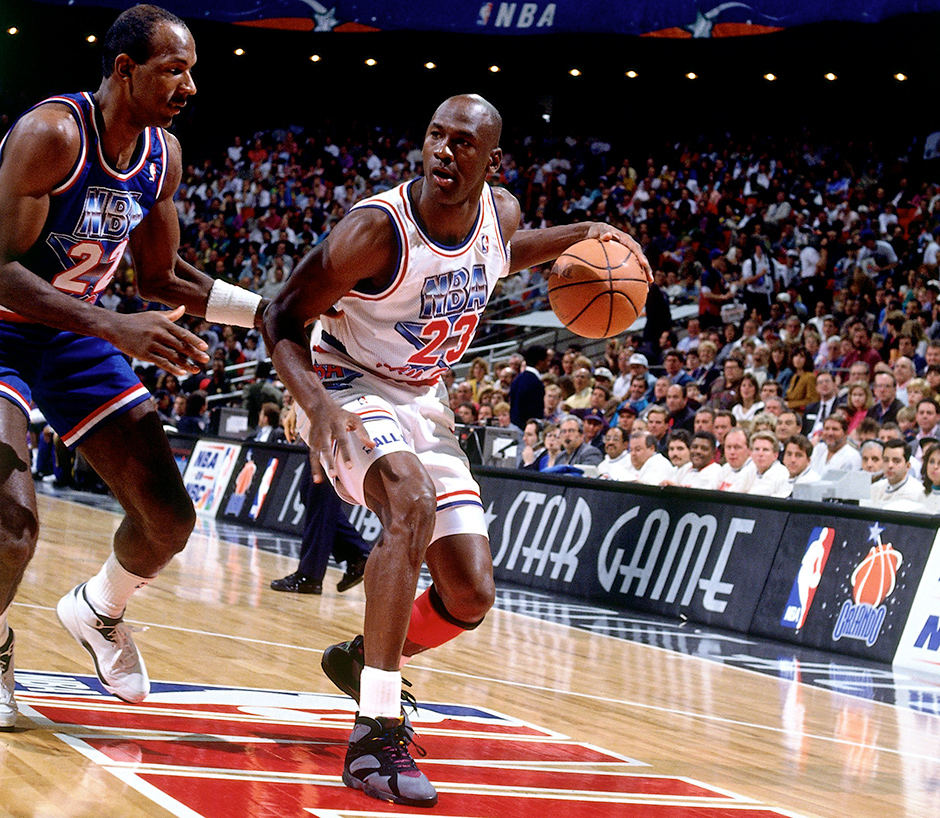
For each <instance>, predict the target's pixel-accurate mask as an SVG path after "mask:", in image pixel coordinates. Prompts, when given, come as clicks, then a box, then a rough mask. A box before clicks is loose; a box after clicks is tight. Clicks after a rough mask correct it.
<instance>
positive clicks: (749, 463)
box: [718, 428, 757, 494]
mask: <svg viewBox="0 0 940 818" xmlns="http://www.w3.org/2000/svg"><path fill="white" fill-rule="evenodd" d="M724 455H725V465H724V466H722V467H721V473H720V474H719V476H718V491H737V492H740V493H741V494H747V492H749V491H750V490H751V486H753V485H754V479H755V477H756V476H757V467H756V466H755V465H754V461H753V460H751V448H750V439H749V437H748V433H747V432H746V431H745V430H744V429H739V428H734V429H732V430H731V431H730V432H728V433H727V434H726V435H725V443H724Z"/></svg>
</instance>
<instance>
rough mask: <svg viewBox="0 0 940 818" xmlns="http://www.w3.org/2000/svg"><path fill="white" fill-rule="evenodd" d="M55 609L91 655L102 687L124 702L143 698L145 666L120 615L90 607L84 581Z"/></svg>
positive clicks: (146, 690)
mask: <svg viewBox="0 0 940 818" xmlns="http://www.w3.org/2000/svg"><path fill="white" fill-rule="evenodd" d="M55 612H56V614H57V615H58V617H59V621H60V622H61V623H62V624H63V625H64V626H65V629H66V630H67V631H68V632H69V633H70V634H72V636H73V637H75V641H76V642H78V644H80V645H81V646H82V647H83V648H85V650H87V651H88V652H89V653H90V654H91V658H92V659H93V660H94V663H95V672H96V673H97V674H98V678H99V679H100V680H101V684H103V685H104V688H105V690H107V691H108V692H109V693H113V694H114V695H115V696H117V697H118V698H119V699H123V700H124V701H126V702H141V701H143V700H144V699H146V698H147V694H148V693H150V679H149V677H148V676H147V668H146V667H145V666H144V660H143V657H141V655H140V653H139V652H138V651H137V646H136V645H135V644H134V639H133V638H132V636H131V628H130V627H129V626H128V625H126V624H125V622H124V619H123V617H118V618H117V619H112V618H111V617H109V616H104V615H103V614H100V613H98V612H97V611H96V610H95V609H94V608H92V607H91V605H90V604H89V602H88V598H87V597H86V596H85V583H84V582H83V583H82V584H81V585H79V586H77V587H75V588H73V589H72V590H71V591H69V592H68V593H67V594H66V595H65V596H64V597H62V599H60V600H59V604H58V605H56V609H55Z"/></svg>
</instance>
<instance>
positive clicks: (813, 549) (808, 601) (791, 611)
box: [780, 526, 836, 631]
mask: <svg viewBox="0 0 940 818" xmlns="http://www.w3.org/2000/svg"><path fill="white" fill-rule="evenodd" d="M835 536H836V531H835V529H834V528H826V527H823V526H817V527H816V528H814V529H813V530H812V532H811V533H810V535H809V541H808V542H807V543H806V551H805V552H804V553H803V560H802V561H801V562H800V570H799V571H798V572H797V575H796V579H794V580H793V587H792V588H791V589H790V598H789V599H788V600H787V607H786V610H785V611H784V612H783V617H782V618H781V620H780V624H781V625H782V626H783V627H785V628H793V629H794V630H797V631H798V630H799V629H800V628H802V627H803V625H804V624H805V623H806V615H807V614H808V613H809V609H810V607H811V606H812V604H813V597H815V596H816V589H817V588H818V587H819V581H820V580H821V579H822V574H823V569H824V568H825V567H826V560H828V559H829V552H830V551H831V550H832V542H833V540H834V539H835Z"/></svg>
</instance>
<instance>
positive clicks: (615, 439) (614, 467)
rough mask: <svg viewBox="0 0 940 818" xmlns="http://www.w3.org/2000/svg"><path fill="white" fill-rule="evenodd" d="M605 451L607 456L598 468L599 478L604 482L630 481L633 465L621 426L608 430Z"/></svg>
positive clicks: (605, 437) (605, 436)
mask: <svg viewBox="0 0 940 818" xmlns="http://www.w3.org/2000/svg"><path fill="white" fill-rule="evenodd" d="M604 451H605V452H606V455H605V456H604V459H603V460H602V461H601V462H600V465H599V466H598V467H597V476H598V477H600V478H601V479H603V480H629V479H630V472H631V471H632V469H633V464H632V463H631V462H630V452H629V451H627V438H626V437H625V436H624V433H623V429H621V428H620V427H619V426H612V427H611V428H610V429H608V430H607V433H606V434H605V435H604Z"/></svg>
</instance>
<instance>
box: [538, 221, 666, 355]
mask: <svg viewBox="0 0 940 818" xmlns="http://www.w3.org/2000/svg"><path fill="white" fill-rule="evenodd" d="M648 292H649V284H648V283H647V280H646V273H645V272H643V268H642V267H641V266H640V263H639V261H638V260H637V257H636V255H635V254H634V253H633V252H631V251H630V250H629V249H628V248H627V247H624V246H623V245H622V244H620V243H619V242H616V241H600V240H599V239H585V240H584V241H579V242H578V243H577V244H573V245H571V247H569V248H568V249H567V250H565V252H564V253H563V254H562V255H561V256H559V258H558V260H557V261H556V262H555V266H554V267H552V272H551V275H550V276H549V279H548V301H549V303H550V304H551V306H552V310H553V311H554V313H555V315H557V316H558V320H559V321H561V323H562V324H564V325H565V326H566V327H567V328H568V329H570V330H571V331H572V332H574V333H576V334H577V335H580V336H581V337H583V338H610V337H611V336H613V335H618V334H619V333H621V332H623V331H624V330H625V329H628V328H629V327H630V326H631V325H632V324H633V322H634V321H636V319H637V316H638V315H639V314H640V313H641V312H642V311H643V307H644V305H645V304H646V294H647V293H648Z"/></svg>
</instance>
